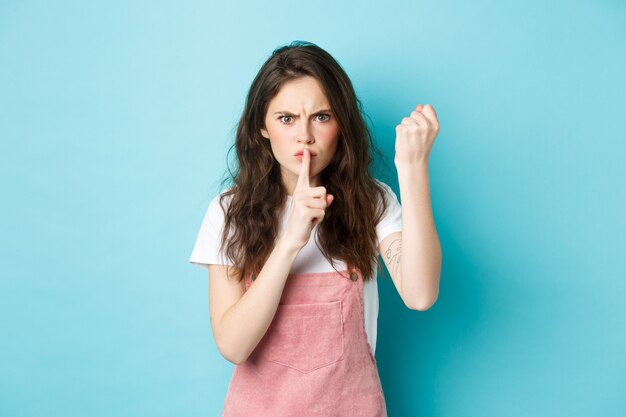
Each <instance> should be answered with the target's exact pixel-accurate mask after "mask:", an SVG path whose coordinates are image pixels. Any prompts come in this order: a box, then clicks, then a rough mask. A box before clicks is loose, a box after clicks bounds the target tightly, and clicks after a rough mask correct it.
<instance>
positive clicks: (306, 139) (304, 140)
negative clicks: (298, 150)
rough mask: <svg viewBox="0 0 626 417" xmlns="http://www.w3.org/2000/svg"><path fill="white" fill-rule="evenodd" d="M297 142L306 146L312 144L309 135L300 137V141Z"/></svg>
mask: <svg viewBox="0 0 626 417" xmlns="http://www.w3.org/2000/svg"><path fill="white" fill-rule="evenodd" d="M298 142H299V143H302V144H305V145H308V144H310V143H313V138H312V137H311V136H310V135H304V136H301V137H300V139H298Z"/></svg>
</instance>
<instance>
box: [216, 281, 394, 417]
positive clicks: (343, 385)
mask: <svg viewBox="0 0 626 417" xmlns="http://www.w3.org/2000/svg"><path fill="white" fill-rule="evenodd" d="M251 285H254V281H253V280H252V275H249V276H247V277H246V290H247V289H248V288H250V286H251ZM250 416H256V417H270V416H271V417H296V416H297V417H313V416H315V417H344V416H345V417H348V416H349V417H386V416H387V410H386V404H385V397H384V393H383V389H382V385H381V383H380V377H379V374H378V368H377V364H376V359H375V358H374V355H372V352H371V349H370V346H369V343H368V341H367V336H366V333H365V327H364V320H363V280H362V274H361V272H360V271H359V270H358V269H355V270H350V271H348V270H345V271H340V272H335V271H332V272H318V273H300V274H289V276H288V277H287V281H286V283H285V288H284V290H283V294H282V297H281V301H280V304H279V305H278V309H277V311H276V314H275V316H274V318H273V320H272V323H271V324H270V326H269V328H268V330H267V332H266V333H265V335H264V336H263V338H262V339H261V341H260V342H259V344H258V345H257V346H256V348H255V350H254V351H253V352H252V353H251V354H250V356H249V357H248V360H247V361H246V362H244V363H242V364H240V365H237V366H236V367H235V369H234V371H233V375H232V378H231V380H230V383H229V386H228V392H227V394H226V398H225V400H224V408H223V412H222V417H250Z"/></svg>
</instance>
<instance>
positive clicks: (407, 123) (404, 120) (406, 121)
mask: <svg viewBox="0 0 626 417" xmlns="http://www.w3.org/2000/svg"><path fill="white" fill-rule="evenodd" d="M400 124H401V125H405V126H411V125H415V124H417V120H415V119H414V118H413V117H404V118H402V121H401V122H400Z"/></svg>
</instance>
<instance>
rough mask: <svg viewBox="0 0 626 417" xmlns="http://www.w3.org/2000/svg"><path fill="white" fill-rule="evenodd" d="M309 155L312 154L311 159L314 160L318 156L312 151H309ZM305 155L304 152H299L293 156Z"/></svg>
mask: <svg viewBox="0 0 626 417" xmlns="http://www.w3.org/2000/svg"><path fill="white" fill-rule="evenodd" d="M309 153H310V154H311V158H313V157H314V156H316V155H317V154H316V153H315V152H313V151H312V150H309ZM303 154H304V151H298V152H296V153H295V154H293V156H302V155H303Z"/></svg>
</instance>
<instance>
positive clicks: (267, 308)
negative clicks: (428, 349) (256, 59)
mask: <svg viewBox="0 0 626 417" xmlns="http://www.w3.org/2000/svg"><path fill="white" fill-rule="evenodd" d="M438 132H439V124H438V121H437V117H436V115H435V112H434V109H433V108H432V106H430V105H426V106H421V105H418V106H417V108H416V109H415V111H413V112H412V113H411V115H410V116H409V117H405V118H404V119H403V120H402V122H401V124H399V125H398V126H397V127H396V155H395V159H394V162H395V165H396V168H397V171H398V179H399V185H400V194H401V197H402V200H403V206H402V207H401V206H400V204H399V203H398V201H397V198H396V196H395V194H394V193H393V191H392V190H391V188H390V187H389V186H387V185H386V184H384V183H383V182H381V181H378V180H376V179H374V178H373V177H372V175H371V173H370V170H369V168H370V164H371V161H372V159H371V156H370V150H373V151H376V152H377V150H376V148H375V146H374V144H373V142H372V139H371V135H370V133H369V131H368V128H367V126H366V124H365V123H364V120H363V116H362V112H361V109H360V102H359V100H358V99H357V97H356V94H355V92H354V89H353V87H352V83H351V82H350V79H349V78H348V76H347V75H346V73H345V72H344V70H343V69H342V68H341V66H340V65H339V64H338V63H337V62H336V61H335V59H334V58H332V56H331V55H329V54H328V53H327V52H326V51H324V50H323V49H322V48H320V47H319V46H317V45H315V44H312V43H310V42H297V41H296V42H292V43H291V44H290V45H287V46H283V47H280V48H278V49H276V50H274V52H273V54H272V55H271V56H270V57H269V58H268V60H267V61H266V62H265V63H264V64H263V66H262V67H261V69H260V70H259V72H258V74H257V76H256V77H255V79H254V81H253V82H252V85H251V87H250V90H249V93H248V95H247V99H246V105H245V108H244V111H243V114H242V116H241V119H240V122H239V124H238V129H237V134H236V138H235V146H236V151H237V158H238V163H239V166H238V170H237V172H236V173H235V174H234V175H233V178H232V186H231V187H230V188H228V189H227V190H226V191H224V192H223V193H221V194H220V195H218V196H216V197H215V198H214V199H213V200H212V201H211V204H210V205H209V209H208V210H207V213H206V215H205V217H204V220H203V222H202V226H201V230H200V233H199V234H198V238H197V240H196V245H195V247H194V250H193V252H192V256H191V258H190V262H192V263H194V264H197V265H201V266H203V267H205V268H207V269H208V270H209V306H210V315H211V326H212V330H213V334H214V337H215V341H216V344H217V347H218V349H219V351H220V353H221V354H222V355H223V356H224V357H225V358H227V359H228V360H230V361H231V362H233V363H235V364H237V366H236V367H235V369H234V372H233V375H232V378H231V381H230V384H229V387H228V393H227V395H226V399H225V402H224V409H223V414H222V415H223V416H273V417H276V416H386V415H387V411H386V405H385V398H384V394H383V390H382V386H381V383H380V378H379V374H378V369H377V363H376V360H375V357H374V347H375V340H376V339H375V336H376V318H377V313H378V294H377V287H376V274H377V267H378V270H380V271H382V267H381V263H380V261H379V259H378V253H380V254H381V255H382V257H383V259H384V261H385V264H386V267H387V269H388V270H389V272H390V275H391V277H392V279H393V282H394V285H395V286H396V288H397V289H398V292H399V294H400V296H401V298H402V300H403V301H404V303H405V304H406V305H407V306H408V307H409V308H411V309H416V310H425V309H427V308H429V307H430V306H431V305H432V304H433V303H434V302H435V300H436V298H437V296H438V290H439V274H440V268H441V249H440V245H439V240H438V237H437V232H436V229H435V226H434V221H433V218H432V211H431V208H430V197H429V191H428V172H427V161H428V156H429V154H430V149H431V147H432V144H433V142H434V140H435V137H436V135H437V133H438ZM403 218H404V227H403V226H402V223H403ZM225 230H228V231H229V233H224V231H225ZM403 233H404V238H403Z"/></svg>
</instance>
